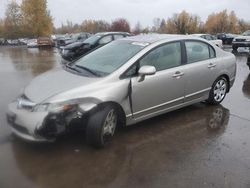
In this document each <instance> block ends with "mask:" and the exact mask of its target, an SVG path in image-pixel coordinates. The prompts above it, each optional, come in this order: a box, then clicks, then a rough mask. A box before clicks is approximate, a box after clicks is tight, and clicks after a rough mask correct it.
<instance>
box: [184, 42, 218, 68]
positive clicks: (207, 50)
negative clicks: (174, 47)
mask: <svg viewBox="0 0 250 188" xmlns="http://www.w3.org/2000/svg"><path fill="white" fill-rule="evenodd" d="M185 44H186V52H187V63H194V62H197V61H203V60H207V59H210V58H214V57H215V51H214V49H213V48H212V47H211V46H210V45H208V44H206V43H204V42H199V41H186V42H185Z"/></svg>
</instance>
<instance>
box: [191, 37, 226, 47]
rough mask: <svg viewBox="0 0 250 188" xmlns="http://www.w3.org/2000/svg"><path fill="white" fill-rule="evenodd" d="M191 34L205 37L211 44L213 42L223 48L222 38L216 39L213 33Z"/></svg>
mask: <svg viewBox="0 0 250 188" xmlns="http://www.w3.org/2000/svg"><path fill="white" fill-rule="evenodd" d="M192 35H193V36H196V37H200V38H203V39H206V40H208V41H210V42H212V43H213V44H215V45H216V46H218V47H219V48H223V44H222V40H220V39H217V38H216V37H215V36H213V35H210V34H192Z"/></svg>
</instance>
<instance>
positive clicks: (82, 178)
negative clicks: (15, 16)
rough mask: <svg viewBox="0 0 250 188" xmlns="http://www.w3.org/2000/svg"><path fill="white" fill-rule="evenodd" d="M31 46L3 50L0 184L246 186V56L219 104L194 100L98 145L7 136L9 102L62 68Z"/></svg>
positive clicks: (249, 152)
mask: <svg viewBox="0 0 250 188" xmlns="http://www.w3.org/2000/svg"><path fill="white" fill-rule="evenodd" d="M32 50H34V51H29V50H27V49H25V48H24V49H23V48H21V49H19V50H18V48H11V49H8V48H3V49H2V48H0V59H1V62H3V64H4V66H5V68H3V69H2V68H0V86H1V89H3V90H2V91H5V92H4V93H2V92H1V94H0V95H1V97H0V105H1V107H0V125H1V126H0V169H1V170H0V187H23V188H27V187H42V188H43V187H46V188H47V187H90V188H92V187H100V188H101V187H109V188H110V187H111V188H112V187H114V188H119V187H124V188H125V187H136V188H140V187H143V188H145V187H146V188H147V187H150V188H151V187H159V188H160V187H185V188H186V187H199V188H200V187H202V188H203V187H232V188H235V187H237V188H240V187H246V188H247V187H250V178H249V174H250V147H249V144H250V136H249V134H250V115H249V111H250V101H249V95H250V93H249V91H250V83H249V82H250V78H249V77H250V76H249V75H250V74H249V70H248V67H247V65H246V60H247V57H246V56H238V57H237V66H238V70H237V79H236V82H235V86H234V87H233V88H232V91H231V92H230V93H229V95H228V96H227V97H226V100H225V101H224V102H223V103H222V105H217V106H210V105H207V104H205V103H198V104H195V105H192V106H189V107H186V108H183V109H180V110H177V111H174V112H170V113H167V114H165V115H162V116H159V117H156V118H152V119H149V120H147V121H144V122H141V123H138V124H137V125H134V126H130V127H127V128H122V129H120V130H118V131H117V134H116V136H115V138H114V140H113V143H112V144H111V145H110V146H109V147H107V148H105V149H102V150H95V149H93V148H91V147H89V146H88V145H87V144H86V143H85V139H84V137H85V136H84V132H78V133H72V134H71V135H67V136H63V137H61V138H59V139H58V141H57V142H56V143H54V144H30V143H25V142H23V141H20V140H19V139H17V138H15V137H13V136H12V135H10V130H9V128H8V126H7V123H6V121H5V110H6V105H7V104H8V103H9V102H10V101H11V100H12V99H13V98H14V97H15V96H16V95H17V94H18V91H19V89H20V87H21V86H24V85H25V84H26V83H28V82H29V81H30V80H31V79H32V77H34V76H35V75H38V74H40V73H41V72H44V71H46V70H48V69H51V68H53V67H56V66H60V65H59V62H60V58H59V56H58V54H57V53H56V50H52V51H39V50H35V49H32ZM6 77H7V78H6ZM6 79H8V80H11V83H10V82H6ZM1 80H2V81H1ZM3 80H5V81H3ZM13 180H14V181H13Z"/></svg>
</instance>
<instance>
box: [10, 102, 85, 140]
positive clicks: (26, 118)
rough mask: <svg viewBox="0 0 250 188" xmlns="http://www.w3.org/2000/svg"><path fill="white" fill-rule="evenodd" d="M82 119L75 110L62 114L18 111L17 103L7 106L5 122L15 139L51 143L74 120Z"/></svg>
mask: <svg viewBox="0 0 250 188" xmlns="http://www.w3.org/2000/svg"><path fill="white" fill-rule="evenodd" d="M80 118H82V114H81V113H80V112H77V110H75V109H74V110H71V111H68V112H62V113H54V114H53V113H49V112H34V111H30V110H27V109H18V108H17V102H13V103H11V104H9V106H8V112H7V121H8V123H9V124H10V126H11V129H12V132H13V134H14V135H16V136H17V137H19V138H21V139H23V140H26V141H31V142H53V141H55V140H56V137H57V136H59V135H61V134H63V133H64V132H65V131H66V130H67V126H68V125H69V124H70V123H71V122H72V121H73V120H75V119H80Z"/></svg>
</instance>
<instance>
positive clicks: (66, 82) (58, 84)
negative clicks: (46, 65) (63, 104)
mask: <svg viewBox="0 0 250 188" xmlns="http://www.w3.org/2000/svg"><path fill="white" fill-rule="evenodd" d="M98 80H100V78H93V77H85V76H80V75H76V74H73V73H70V72H67V71H65V70H64V69H62V68H56V69H53V70H51V71H48V72H46V73H44V74H41V75H40V76H38V77H36V78H35V79H34V80H32V81H31V83H30V84H29V85H28V86H27V87H26V88H25V89H24V94H25V96H26V97H27V98H29V99H30V100H31V101H32V102H35V103H41V102H43V101H44V100H46V99H48V98H50V97H52V96H55V95H57V94H59V93H62V92H65V91H68V90H71V89H75V88H77V87H80V86H83V85H86V86H87V85H90V84H93V83H94V82H96V81H98Z"/></svg>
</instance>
